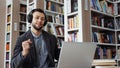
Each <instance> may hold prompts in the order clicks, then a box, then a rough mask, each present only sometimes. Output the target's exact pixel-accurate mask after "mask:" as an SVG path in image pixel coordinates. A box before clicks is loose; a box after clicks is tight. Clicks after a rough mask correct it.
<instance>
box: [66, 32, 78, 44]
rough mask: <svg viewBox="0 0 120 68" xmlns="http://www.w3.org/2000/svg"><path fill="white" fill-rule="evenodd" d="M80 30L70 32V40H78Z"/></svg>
mask: <svg viewBox="0 0 120 68" xmlns="http://www.w3.org/2000/svg"><path fill="white" fill-rule="evenodd" d="M78 37H79V36H78V32H72V33H69V34H68V42H78Z"/></svg>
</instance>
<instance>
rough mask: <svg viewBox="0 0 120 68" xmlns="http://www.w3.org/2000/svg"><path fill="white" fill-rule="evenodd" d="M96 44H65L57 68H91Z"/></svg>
mask: <svg viewBox="0 0 120 68" xmlns="http://www.w3.org/2000/svg"><path fill="white" fill-rule="evenodd" d="M95 49H96V44H95V43H90V42H84V43H80V42H63V45H62V48H61V52H60V58H59V62H58V67H57V68H91V65H92V61H93V58H94V53H95Z"/></svg>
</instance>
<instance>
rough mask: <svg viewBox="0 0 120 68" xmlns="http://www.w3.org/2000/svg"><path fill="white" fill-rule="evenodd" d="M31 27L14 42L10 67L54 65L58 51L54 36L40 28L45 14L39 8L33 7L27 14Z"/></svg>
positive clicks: (44, 23)
mask: <svg viewBox="0 0 120 68" xmlns="http://www.w3.org/2000/svg"><path fill="white" fill-rule="evenodd" d="M28 22H29V23H31V28H30V30H28V31H27V32H26V33H24V34H23V35H21V36H20V37H19V38H18V39H17V42H16V45H15V48H14V53H13V57H12V60H11V68H49V67H54V66H55V63H54V59H58V57H59V53H58V52H59V51H58V46H57V39H56V38H55V36H53V35H51V34H49V33H47V32H45V31H44V30H42V27H44V26H45V25H46V23H47V20H46V14H45V13H44V11H43V10H41V9H33V10H32V11H31V12H30V13H29V14H28Z"/></svg>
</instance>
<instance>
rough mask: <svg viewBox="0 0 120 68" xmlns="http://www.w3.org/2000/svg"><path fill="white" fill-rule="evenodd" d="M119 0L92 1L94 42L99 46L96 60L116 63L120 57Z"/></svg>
mask: <svg viewBox="0 0 120 68" xmlns="http://www.w3.org/2000/svg"><path fill="white" fill-rule="evenodd" d="M119 5H120V1H119V0H96V1H95V0H90V10H91V30H92V31H91V32H92V36H91V37H92V42H95V43H97V44H98V48H97V50H96V57H95V59H98V60H106V59H107V60H109V61H112V60H114V61H116V62H115V63H117V64H115V65H117V66H120V61H119V56H120V51H119V27H120V25H119V14H120V11H119V9H120V8H119V7H120V6H119Z"/></svg>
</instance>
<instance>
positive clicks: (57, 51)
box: [54, 36, 60, 60]
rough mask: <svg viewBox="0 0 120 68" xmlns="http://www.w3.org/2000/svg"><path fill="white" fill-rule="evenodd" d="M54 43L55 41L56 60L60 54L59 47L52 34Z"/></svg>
mask: <svg viewBox="0 0 120 68" xmlns="http://www.w3.org/2000/svg"><path fill="white" fill-rule="evenodd" d="M54 43H55V51H54V52H55V59H56V60H58V59H59V54H60V49H59V48H58V44H57V43H58V42H57V38H56V37H55V36H54Z"/></svg>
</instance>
